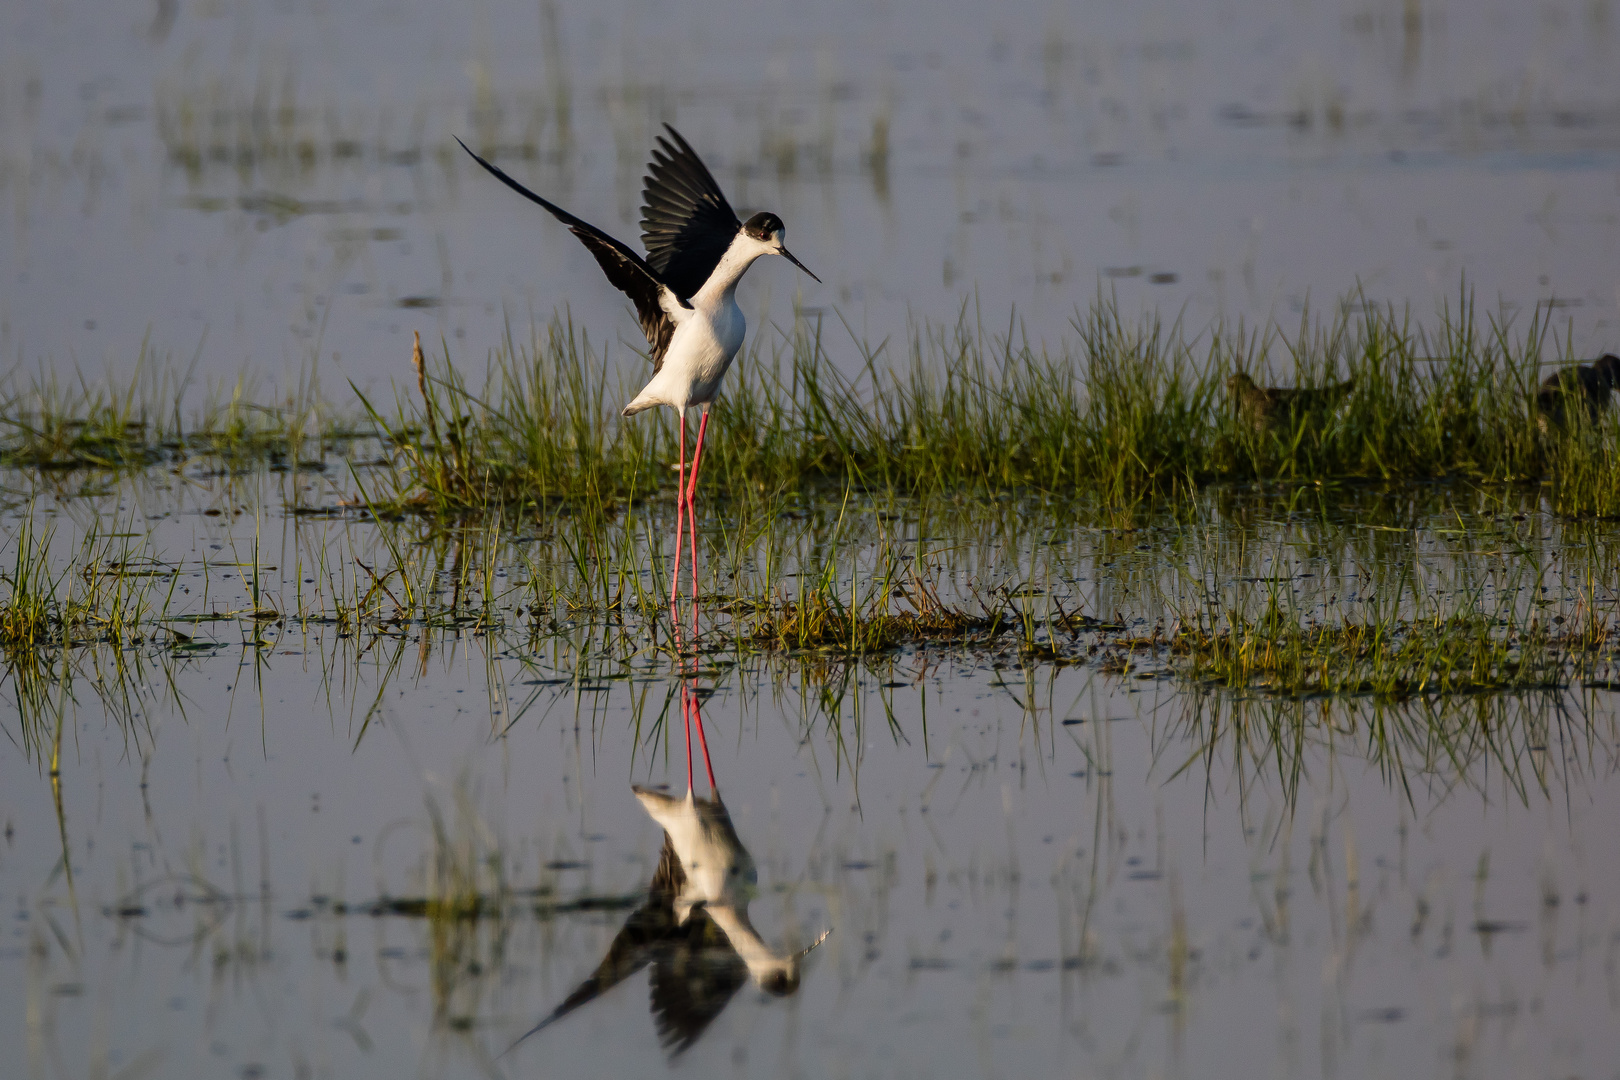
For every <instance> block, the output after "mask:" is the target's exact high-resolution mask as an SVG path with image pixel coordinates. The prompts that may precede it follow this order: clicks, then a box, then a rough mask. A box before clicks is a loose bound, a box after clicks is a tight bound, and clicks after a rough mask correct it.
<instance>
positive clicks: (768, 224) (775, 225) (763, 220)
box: [743, 210, 783, 240]
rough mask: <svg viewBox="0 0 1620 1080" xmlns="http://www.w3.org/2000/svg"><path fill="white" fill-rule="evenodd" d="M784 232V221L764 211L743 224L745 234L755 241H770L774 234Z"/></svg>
mask: <svg viewBox="0 0 1620 1080" xmlns="http://www.w3.org/2000/svg"><path fill="white" fill-rule="evenodd" d="M782 231H783V225H782V219H781V218H779V217H777V216H776V215H775V214H773V213H770V212H769V211H766V210H762V211H760V212H759V213H757V214H755V215H754V216H753V217H751V218H749V219H748V220H747V221H745V222H743V232H745V233H747V234H748V235H749V236H752V237H753V238H754V239H755V240H769V239H770V238H771V234H772V233H778V232H782Z"/></svg>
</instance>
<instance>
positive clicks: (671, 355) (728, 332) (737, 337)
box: [630, 296, 748, 411]
mask: <svg viewBox="0 0 1620 1080" xmlns="http://www.w3.org/2000/svg"><path fill="white" fill-rule="evenodd" d="M747 325H748V324H747V322H746V321H745V320H744V319H743V313H742V309H741V308H739V307H738V306H737V302H736V301H735V300H734V299H732V298H731V297H729V296H728V297H726V298H725V299H724V300H723V301H722V302H721V303H719V304H718V305H716V308H715V310H713V311H702V310H699V311H695V312H693V314H692V317H691V318H689V319H687V320H685V321H684V322H682V323H681V324H680V325H679V326H677V327H676V328H675V333H674V335H673V336H672V337H671V338H670V341H669V350H668V351H667V352H665V353H664V364H663V366H662V367H661V368H659V369H658V374H656V375H654V376H653V377H652V381H651V382H649V383H648V384H647V385H646V387H645V388H644V389H643V390H642V391H641V393H640V394H637V395H636V399H635V400H634V401H632V402H631V403H630V410H634V411H639V410H640V409H643V408H648V407H650V406H652V405H671V406H674V407H675V408H677V409H685V408H688V407H690V406H693V405H706V404H708V403H709V402H710V401H713V400H714V395H715V393H716V392H717V391H718V390H719V389H720V380H721V379H722V378H723V377H724V376H725V374H726V369H727V368H729V367H730V366H731V361H732V360H733V359H735V358H736V356H737V350H738V349H740V348H742V343H743V334H744V332H745V331H746V330H747Z"/></svg>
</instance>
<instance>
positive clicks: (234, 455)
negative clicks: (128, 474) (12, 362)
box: [0, 345, 371, 470]
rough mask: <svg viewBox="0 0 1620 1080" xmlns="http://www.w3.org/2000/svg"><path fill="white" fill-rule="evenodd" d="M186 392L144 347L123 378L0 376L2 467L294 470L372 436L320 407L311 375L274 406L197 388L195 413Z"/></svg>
mask: <svg viewBox="0 0 1620 1080" xmlns="http://www.w3.org/2000/svg"><path fill="white" fill-rule="evenodd" d="M193 389H194V388H193V387H192V379H191V377H190V375H189V374H188V375H180V374H178V373H177V372H176V371H175V370H174V369H172V368H169V367H166V366H164V365H162V364H161V363H160V362H158V361H156V360H154V359H153V358H152V355H151V354H150V352H149V351H148V349H147V348H146V346H145V345H143V346H142V348H141V350H140V353H139V354H138V356H137V358H136V362H135V365H134V367H133V369H132V371H131V373H130V375H129V377H128V378H127V379H122V380H114V379H113V378H112V377H111V376H109V377H107V378H105V379H100V380H95V379H91V378H89V377H87V376H86V375H84V374H83V373H82V372H76V373H74V374H73V376H72V377H71V378H68V379H66V380H64V379H63V378H61V377H60V376H58V374H57V373H56V372H54V371H46V372H41V373H39V374H38V375H36V376H34V377H32V378H25V377H24V376H23V375H22V374H21V373H20V372H18V371H16V370H13V371H11V372H9V373H8V374H6V375H5V376H4V377H3V378H0V466H4V467H10V468H33V469H45V470H63V469H112V470H127V469H141V468H149V467H152V466H156V465H173V464H175V463H178V462H182V461H185V460H186V459H188V458H192V457H199V456H205V457H211V458H217V459H219V460H221V461H222V462H224V463H225V464H226V465H227V466H233V467H245V466H248V465H259V464H269V465H270V466H272V467H280V468H300V467H304V466H308V465H310V464H318V463H320V462H321V461H322V460H323V459H324V458H325V457H326V456H327V455H328V454H329V453H331V452H332V451H333V450H334V449H335V448H337V447H338V446H339V445H342V446H345V447H347V446H349V445H351V444H353V443H355V442H356V441H357V440H360V439H363V438H365V437H367V436H369V435H370V434H371V433H370V432H369V431H365V430H360V429H357V428H356V427H355V425H354V423H353V422H352V417H345V416H343V415H341V414H339V413H338V412H337V411H336V410H335V409H334V408H333V407H332V406H331V405H330V404H329V403H327V401H326V400H325V398H324V396H323V395H322V392H321V386H320V380H319V377H318V375H317V374H316V373H315V371H314V370H313V369H306V370H305V371H304V372H303V373H301V374H300V376H299V378H298V380H297V382H296V384H295V385H294V386H293V388H292V389H291V391H289V392H288V393H287V394H286V395H285V396H284V398H283V399H282V400H281V401H280V402H277V403H269V404H267V403H264V402H261V401H256V400H255V391H256V387H255V386H254V384H253V383H252V382H251V381H250V380H248V379H247V378H246V377H243V378H239V379H237V380H236V381H235V382H234V383H233V384H230V385H226V386H219V387H209V388H204V389H202V390H200V391H199V392H200V393H201V394H202V401H201V404H200V405H198V406H196V407H190V406H187V405H186V404H185V402H186V400H187V398H188V395H190V394H191V393H192V391H193Z"/></svg>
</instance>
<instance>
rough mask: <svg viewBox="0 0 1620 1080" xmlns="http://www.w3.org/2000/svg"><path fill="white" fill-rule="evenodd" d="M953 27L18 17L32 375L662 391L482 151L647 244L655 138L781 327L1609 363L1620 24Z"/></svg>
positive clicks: (1289, 15)
mask: <svg viewBox="0 0 1620 1080" xmlns="http://www.w3.org/2000/svg"><path fill="white" fill-rule="evenodd" d="M929 10H930V12H931V14H928V15H920V14H919V13H918V12H917V11H916V10H915V9H912V8H902V7H896V6H893V5H885V4H877V5H871V4H865V5H856V4H850V3H845V2H841V0H827V2H816V3H793V4H785V3H783V4H774V5H769V6H767V7H764V8H761V7H760V6H759V5H757V4H745V5H742V4H731V3H727V2H725V0H704V2H703V3H701V4H695V5H670V4H652V5H645V4H631V3H606V4H594V5H591V7H590V8H589V10H586V9H583V8H580V9H575V8H568V7H565V6H561V5H555V4H552V3H550V2H549V0H547V2H543V3H540V4H538V5H536V4H530V3H517V4H505V3H486V4H481V5H479V6H477V7H476V8H474V9H467V10H464V9H461V8H446V7H444V6H443V5H434V4H409V3H403V2H390V3H383V4H372V5H365V6H361V7H353V6H342V5H340V6H329V5H307V4H292V5H280V6H277V7H276V8H275V9H274V10H265V9H263V8H262V6H261V5H252V4H233V3H231V2H229V0H210V2H207V3H198V4H180V3H177V2H170V0H164V2H162V3H158V4H157V5H155V7H154V8H152V9H151V10H150V11H146V10H143V11H141V12H131V13H128V14H127V15H126V16H125V17H122V18H112V19H109V18H106V17H105V15H104V12H103V11H102V10H101V9H100V8H99V7H98V6H95V5H89V4H72V3H68V4H54V5H48V6H43V7H42V6H39V5H11V6H8V7H7V9H6V10H5V11H4V12H0V191H3V192H4V196H5V198H4V203H5V206H6V209H5V211H4V212H3V213H0V260H3V262H0V275H3V279H4V280H5V282H6V288H5V289H4V290H0V355H3V356H5V357H6V358H7V360H8V361H10V362H20V363H21V364H22V365H23V366H24V367H25V368H26V369H29V370H32V369H33V368H35V366H36V365H50V366H55V367H57V368H59V369H60V368H64V367H66V366H68V365H74V364H76V365H78V366H80V367H83V368H86V369H88V370H89V371H91V372H94V373H99V372H100V371H101V370H102V369H103V368H104V367H111V368H113V369H115V370H117V371H120V372H127V371H128V370H129V369H130V368H131V367H132V366H133V364H134V363H135V359H136V356H137V354H138V352H139V350H140V347H141V342H142V341H143V340H149V342H150V348H151V350H152V351H153V352H154V353H155V354H156V355H158V356H160V357H172V358H173V359H174V360H175V362H176V363H177V364H178V365H179V366H180V367H181V368H182V369H184V368H185V367H186V365H187V364H188V363H189V362H190V361H191V358H192V357H193V356H194V355H195V356H196V357H197V358H198V359H197V368H196V382H195V383H194V384H193V391H194V392H199V393H200V392H201V389H202V387H203V385H204V384H205V383H207V382H208V381H210V380H212V381H213V382H216V383H217V382H219V381H221V380H224V381H229V380H232V379H234V378H236V377H237V376H238V375H239V374H243V373H246V374H247V375H248V376H249V377H250V378H251V379H253V380H256V381H257V382H258V384H259V386H260V388H261V390H263V389H264V388H266V387H268V385H269V384H270V383H272V382H274V381H278V380H280V381H282V382H283V383H285V381H286V380H288V379H289V378H290V373H291V372H293V371H295V370H297V369H299V368H301V367H307V366H308V365H309V364H310V363H311V361H312V359H313V358H315V357H318V358H319V369H320V370H321V372H322V373H323V375H324V377H325V379H326V382H327V385H328V386H329V387H336V388H342V387H343V385H344V382H345V381H346V380H348V379H353V380H355V381H357V382H358V383H359V384H360V385H362V386H366V387H374V388H375V387H378V386H382V385H386V383H387V381H388V380H389V379H390V378H393V377H397V376H399V375H401V374H406V373H407V369H406V363H407V361H408V357H409V352H408V349H409V341H410V334H411V332H412V331H413V330H419V331H422V332H423V334H424V336H426V337H427V338H428V339H429V340H430V341H432V340H434V339H435V338H436V337H437V336H439V335H442V336H443V337H444V338H445V339H446V340H447V341H448V342H449V343H450V345H451V346H452V348H453V350H454V353H455V356H456V358H457V359H458V361H459V362H461V363H463V364H471V365H476V364H477V363H478V362H479V361H480V360H481V359H482V358H483V357H484V356H486V355H487V353H488V350H489V349H490V348H491V347H493V346H495V345H497V344H498V343H499V342H500V341H501V340H502V336H503V334H504V332H505V331H504V324H505V322H506V321H507V320H508V319H510V320H511V321H514V322H516V323H518V324H519V325H520V326H521V324H523V323H525V322H526V321H528V320H530V319H531V318H534V319H538V320H540V321H542V322H543V321H544V320H545V319H547V318H548V317H549V316H550V315H551V314H552V313H553V312H554V311H556V310H559V309H561V308H568V309H571V310H572V312H573V313H574V314H575V316H576V317H577V318H578V319H579V320H580V321H581V322H582V324H583V325H584V326H586V327H588V328H589V329H590V330H591V332H592V333H593V334H594V335H595V336H596V338H597V340H598V341H604V340H606V341H623V342H624V343H625V345H626V346H627V348H619V349H616V350H615V352H616V354H618V355H620V356H622V357H623V359H624V360H625V362H626V363H628V364H631V365H639V363H640V361H639V360H637V359H635V358H634V357H633V356H632V355H631V354H630V352H629V351H627V350H628V349H634V348H639V347H641V344H640V342H639V339H638V337H637V335H636V333H635V330H634V326H633V323H631V322H630V321H629V320H628V319H626V318H625V315H624V311H625V307H624V304H623V301H622V298H620V297H619V296H618V295H617V294H616V293H614V292H613V291H612V290H611V289H609V288H608V287H606V286H605V285H604V284H603V283H602V282H601V281H600V280H599V278H598V276H597V275H598V272H597V270H596V268H595V266H594V264H593V263H592V262H591V260H590V259H589V258H588V256H587V253H586V252H585V251H584V250H583V249H582V248H581V247H580V246H579V245H578V244H577V243H576V242H575V241H574V240H573V238H571V237H569V236H568V235H567V234H566V233H565V232H564V231H563V230H562V229H561V228H560V227H558V226H557V225H555V224H554V223H552V222H550V221H548V220H544V215H542V214H541V213H540V212H539V211H538V210H536V209H535V208H533V207H531V206H529V205H527V204H524V203H523V202H521V200H518V199H517V198H516V197H514V196H513V195H512V194H511V193H510V192H508V191H506V190H505V189H503V188H501V187H500V186H499V185H498V184H496V183H494V182H493V181H492V180H491V179H490V178H489V177H487V176H485V175H483V174H482V173H481V172H479V171H478V170H477V169H476V167H475V166H473V165H472V163H471V162H469V161H467V160H466V159H465V158H464V157H463V156H462V155H461V153H460V151H459V149H458V148H457V147H456V146H455V144H454V142H453V141H452V139H451V136H452V135H460V136H463V137H465V138H468V139H469V140H470V141H471V142H472V144H473V145H475V146H481V147H483V148H484V149H485V150H487V151H489V152H491V153H493V154H494V155H495V157H496V159H497V160H498V161H500V162H501V163H502V164H503V165H504V166H505V167H507V168H509V169H511V170H512V171H513V172H514V174H515V175H516V176H518V177H519V178H520V179H522V180H524V181H525V182H527V183H529V184H531V185H533V186H535V187H536V188H537V189H539V190H541V191H543V192H546V193H548V194H549V195H550V196H552V197H553V198H555V199H557V200H559V201H561V202H562V203H563V204H564V205H566V206H568V207H569V208H570V209H572V210H573V211H575V212H577V213H579V214H580V215H582V216H583V217H585V218H586V219H587V220H590V221H594V222H597V223H599V224H601V225H603V226H604V227H607V228H609V229H610V230H612V231H616V232H617V233H619V234H620V235H623V236H627V237H633V236H634V234H635V232H636V226H635V219H636V217H637V210H636V208H637V207H638V205H639V188H640V178H641V175H642V170H643V168H644V165H645V162H646V160H647V155H648V152H649V149H650V146H651V139H652V136H653V134H654V133H655V132H656V131H657V130H658V124H659V123H660V122H661V121H665V120H670V121H674V122H676V123H678V124H679V125H680V127H681V128H682V129H683V130H684V131H685V133H686V134H687V135H688V136H689V137H691V139H692V140H693V142H694V144H695V145H696V146H697V147H698V149H699V150H700V152H701V153H703V154H704V155H705V157H706V158H707V159H708V160H709V161H710V162H711V163H712V164H713V165H714V167H715V169H716V172H717V175H718V176H719V178H720V180H721V182H722V184H723V185H724V186H725V187H726V189H727V190H728V192H729V193H730V194H731V196H732V199H733V201H734V202H735V203H736V204H737V205H738V206H739V207H755V208H757V207H767V208H771V209H774V210H776V211H777V212H779V213H780V214H781V215H782V216H783V218H784V220H786V221H787V223H788V225H789V227H790V232H791V238H792V241H793V245H794V247H795V249H796V251H797V253H798V254H799V255H800V256H801V257H802V258H803V259H804V260H805V262H806V263H807V265H809V266H810V267H811V268H812V269H813V270H815V271H816V272H817V273H818V274H820V275H821V276H822V277H823V278H824V279H825V281H826V282H827V284H826V285H825V286H824V287H817V286H815V284H814V283H813V282H811V281H809V280H808V279H805V278H803V277H802V276H799V275H797V274H796V273H795V272H793V271H792V269H791V268H790V267H787V266H785V265H769V266H762V267H760V268H758V269H756V270H755V271H754V272H753V273H752V274H751V275H750V277H749V280H748V282H747V284H746V285H745V287H744V289H743V294H742V295H743V300H744V305H745V308H746V309H747V311H748V313H749V316H750V319H751V320H752V321H753V323H754V325H755V326H756V328H760V327H764V326H766V325H767V324H768V323H769V322H775V323H777V324H779V325H786V324H787V323H788V322H789V321H790V316H791V311H792V308H793V306H794V305H795V304H802V305H804V306H806V307H810V308H814V309H821V310H831V309H836V310H837V311H838V312H839V313H841V315H842V316H843V317H844V318H845V319H847V320H848V321H849V323H850V324H851V326H852V327H853V328H854V329H855V331H856V332H857V333H858V334H860V335H861V336H863V337H865V338H867V339H869V340H870V341H871V342H873V343H876V342H879V341H882V340H883V339H884V338H885V337H890V336H893V335H896V334H898V333H901V332H903V331H904V330H905V327H906V323H907V320H908V319H916V320H925V321H946V322H949V321H952V320H954V319H955V318H956V317H957V315H958V312H959V311H960V310H961V306H962V305H963V303H964V301H966V302H967V303H968V306H969V310H970V312H973V313H981V314H982V315H983V317H984V319H985V320H986V322H987V323H988V324H989V325H991V326H997V327H999V326H1001V325H1003V324H1004V322H1005V320H1006V319H1007V317H1008V314H1009V312H1010V311H1011V310H1012V309H1014V308H1016V309H1017V312H1018V313H1019V315H1020V317H1022V318H1023V319H1024V320H1025V325H1026V327H1027V329H1028V331H1029V333H1030V335H1031V337H1032V338H1033V339H1035V340H1037V341H1040V340H1047V341H1055V340H1056V339H1057V338H1058V337H1060V336H1062V335H1063V334H1064V333H1065V332H1066V330H1067V321H1068V319H1069V317H1070V316H1071V315H1072V314H1073V313H1074V311H1075V309H1076V307H1077V306H1080V307H1082V308H1083V307H1085V306H1087V305H1089V303H1090V302H1091V300H1092V299H1093V298H1094V297H1095V296H1096V294H1097V292H1098V290H1099V289H1102V290H1105V291H1111V292H1117V294H1118V296H1119V298H1120V299H1121V301H1122V303H1123V305H1124V307H1125V310H1126V313H1127V315H1128V316H1134V314H1135V313H1136V312H1137V311H1154V312H1158V313H1161V314H1163V315H1164V316H1165V317H1166V318H1167V319H1168V318H1173V317H1175V316H1178V315H1179V316H1181V317H1183V318H1185V320H1186V321H1187V325H1188V327H1189V329H1190V330H1191V331H1193V332H1196V331H1198V330H1199V329H1201V328H1202V327H1204V326H1205V325H1207V324H1208V323H1209V321H1210V320H1211V319H1215V318H1224V319H1226V320H1228V321H1235V320H1237V319H1245V320H1247V321H1248V322H1249V323H1250V324H1251V325H1254V324H1259V323H1264V322H1266V321H1267V320H1271V319H1275V320H1277V321H1278V322H1280V323H1281V324H1282V325H1283V326H1284V327H1289V328H1292V327H1293V326H1294V325H1295V323H1296V321H1297V319H1298V316H1299V314H1300V312H1301V311H1302V310H1303V309H1304V308H1305V307H1306V305H1307V304H1310V305H1312V306H1313V307H1314V308H1315V309H1317V310H1319V311H1323V312H1327V313H1331V311H1332V309H1333V306H1334V305H1335V304H1337V303H1338V302H1339V301H1340V300H1341V299H1342V298H1344V297H1345V296H1346V295H1348V294H1350V293H1351V292H1352V291H1353V290H1355V289H1357V288H1358V287H1359V288H1361V289H1362V290H1364V291H1365V293H1366V296H1367V298H1368V299H1370V300H1373V301H1378V302H1385V301H1390V302H1394V303H1395V304H1397V305H1398V306H1405V305H1410V306H1411V307H1412V309H1413V310H1414V311H1415V312H1416V313H1417V314H1418V315H1419V316H1420V317H1424V318H1427V317H1428V316H1429V315H1430V314H1431V313H1432V312H1433V310H1434V309H1435V308H1436V307H1437V306H1439V305H1440V304H1442V303H1446V302H1455V300H1456V298H1457V297H1458V295H1459V291H1460V289H1462V288H1463V287H1464V286H1465V283H1466V287H1467V288H1468V289H1471V290H1474V291H1475V295H1476V297H1477V299H1478V301H1479V303H1480V305H1481V309H1482V311H1481V314H1484V313H1485V312H1486V311H1489V312H1490V313H1491V314H1493V315H1497V316H1499V317H1508V316H1511V317H1513V318H1514V319H1515V320H1516V322H1517V324H1518V325H1522V324H1523V322H1524V321H1525V320H1526V319H1527V318H1528V315H1529V312H1530V311H1531V310H1532V309H1533V308H1534V307H1535V306H1536V305H1538V304H1543V305H1545V304H1555V305H1557V307H1556V309H1555V310H1556V312H1557V316H1558V324H1559V326H1560V329H1561V331H1562V330H1564V329H1566V328H1567V330H1568V333H1569V335H1570V341H1569V347H1570V348H1572V349H1573V350H1574V351H1575V352H1577V353H1580V354H1583V355H1592V354H1595V353H1596V352H1599V351H1602V350H1604V349H1607V348H1611V347H1613V345H1614V341H1613V337H1612V335H1613V321H1614V318H1615V314H1614V313H1615V308H1616V304H1617V302H1620V277H1617V271H1616V269H1615V266H1614V260H1613V259H1612V257H1611V253H1612V252H1613V251H1614V250H1615V248H1616V244H1617V240H1620V235H1617V232H1616V230H1617V228H1620V217H1617V216H1616V215H1615V213H1614V211H1613V202H1614V196H1615V177H1616V169H1617V165H1620V115H1617V114H1616V112H1615V109H1614V101H1615V100H1616V99H1617V91H1620V82H1617V80H1620V65H1616V64H1615V63H1614V50H1615V32H1616V31H1615V23H1614V17H1613V13H1612V11H1611V10H1610V5H1609V4H1607V3H1604V2H1597V3H1590V2H1587V0H1567V2H1566V0H1550V2H1546V3H1538V4H1534V5H1525V4H1518V3H1494V4H1490V5H1487V6H1486V7H1484V8H1480V7H1478V6H1471V7H1469V8H1467V9H1466V10H1464V9H1458V8H1454V6H1452V5H1446V4H1441V3H1429V2H1426V0H1410V2H1400V3H1396V2H1394V0H1367V2H1361V3H1347V4H1318V5H1295V6H1293V7H1291V8H1289V9H1288V10H1286V11H1279V10H1278V9H1277V8H1276V6H1275V5H1273V4H1260V3H1247V2H1240V3H1230V4H1224V5H1219V6H1216V7H1210V6H1208V5H1201V4H1188V3H1174V2H1161V3H1149V4H1134V5H1128V6H1126V7H1120V8H1113V7H1106V6H1105V7H1102V8H1097V9H1094V10H1092V9H1088V10H1086V11H1083V12H1082V11H1067V10H1063V9H1061V8H1054V7H1053V6H1051V5H1049V4H1041V3H1013V4H1011V5H1008V4H1000V5H995V6H994V7H990V6H985V5H977V4H966V3H955V2H945V3H940V4H934V5H930V9H929ZM1566 319H1567V323H1566V322H1565V320H1566ZM1278 356H1279V358H1281V357H1282V354H1281V353H1279V354H1278ZM835 359H847V360H848V361H849V363H850V364H851V365H854V364H855V363H856V362H857V356H856V352H855V350H854V349H853V347H846V348H844V349H843V351H842V353H840V355H839V356H835ZM1549 359H1552V357H1551V356H1549ZM638 370H639V368H638ZM1284 374H1285V375H1287V374H1290V373H1289V372H1284ZM261 396H263V395H262V394H261Z"/></svg>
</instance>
